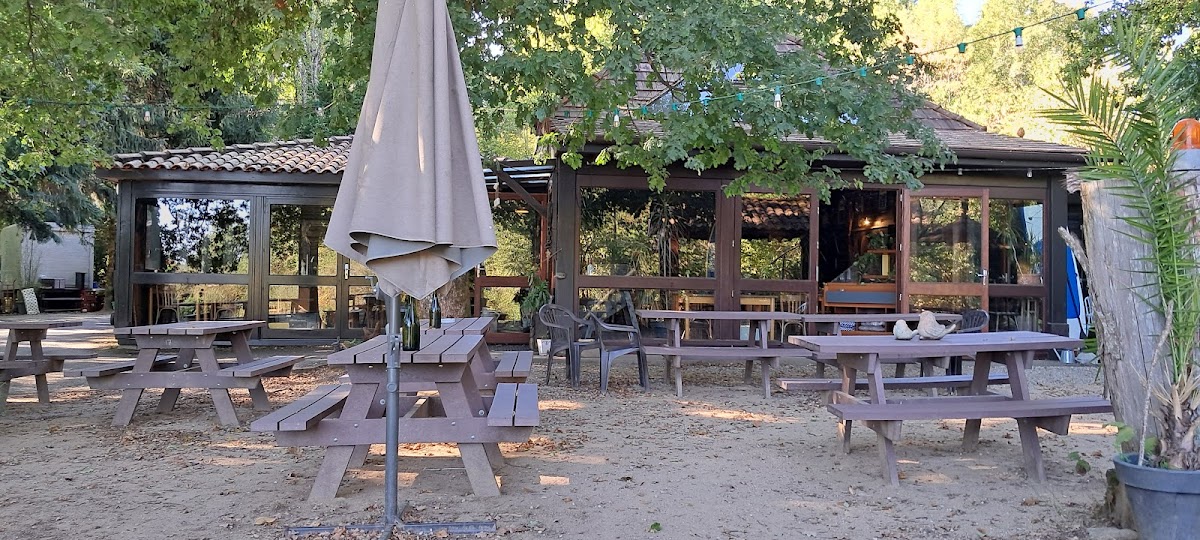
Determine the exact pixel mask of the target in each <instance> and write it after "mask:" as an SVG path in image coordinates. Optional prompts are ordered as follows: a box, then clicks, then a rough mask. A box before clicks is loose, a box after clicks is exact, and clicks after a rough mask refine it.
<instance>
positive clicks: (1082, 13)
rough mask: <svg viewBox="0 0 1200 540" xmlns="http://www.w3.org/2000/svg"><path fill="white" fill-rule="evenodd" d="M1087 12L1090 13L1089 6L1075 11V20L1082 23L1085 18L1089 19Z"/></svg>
mask: <svg viewBox="0 0 1200 540" xmlns="http://www.w3.org/2000/svg"><path fill="white" fill-rule="evenodd" d="M1087 11H1088V8H1087V6H1084V7H1081V8H1079V9H1077V10H1075V20H1077V21H1082V20H1083V19H1084V18H1086V17H1087Z"/></svg>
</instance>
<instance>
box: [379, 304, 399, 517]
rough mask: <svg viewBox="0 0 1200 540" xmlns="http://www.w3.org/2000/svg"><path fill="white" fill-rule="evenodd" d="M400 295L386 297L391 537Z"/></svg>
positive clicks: (386, 504)
mask: <svg viewBox="0 0 1200 540" xmlns="http://www.w3.org/2000/svg"><path fill="white" fill-rule="evenodd" d="M399 296H400V295H399V294H390V295H387V300H386V302H387V321H388V322H387V334H388V347H389V348H388V357H387V400H386V405H385V406H384V418H385V419H386V421H387V435H386V440H387V449H386V450H384V453H383V458H384V461H383V474H384V475H385V476H384V481H383V525H384V529H385V530H384V536H383V538H385V539H386V538H388V537H389V536H391V534H392V527H393V526H394V525H395V524H396V523H397V522H399V521H400V507H399V505H398V502H397V500H396V499H397V496H396V492H397V491H398V489H399V486H398V485H397V481H396V473H397V472H398V471H397V469H398V466H397V463H396V461H397V456H396V447H397V446H398V445H399V444H400V423H399V422H397V421H396V419H397V418H399V417H400V358H399V355H400V332H399V330H400V298H399Z"/></svg>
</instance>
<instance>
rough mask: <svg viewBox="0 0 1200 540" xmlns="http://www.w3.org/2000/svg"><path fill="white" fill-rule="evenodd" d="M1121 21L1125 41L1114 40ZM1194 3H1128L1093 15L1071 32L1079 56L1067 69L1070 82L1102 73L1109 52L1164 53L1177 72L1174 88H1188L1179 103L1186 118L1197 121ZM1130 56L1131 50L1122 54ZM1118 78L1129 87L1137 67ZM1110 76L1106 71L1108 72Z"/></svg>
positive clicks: (1199, 0) (1198, 0)
mask: <svg viewBox="0 0 1200 540" xmlns="http://www.w3.org/2000/svg"><path fill="white" fill-rule="evenodd" d="M1118 20H1121V21H1125V22H1126V23H1127V24H1126V26H1127V27H1128V31H1127V35H1128V36H1131V37H1129V39H1127V40H1125V41H1122V40H1120V39H1117V36H1116V31H1115V29H1116V26H1117V21H1118ZM1198 28H1200V0H1130V1H1127V2H1120V3H1117V4H1115V5H1113V6H1112V7H1110V8H1108V9H1106V10H1104V11H1100V12H1096V13H1095V17H1089V18H1088V20H1087V21H1085V22H1084V24H1081V25H1079V26H1078V27H1076V28H1075V29H1074V34H1075V35H1074V36H1072V37H1073V38H1075V39H1076V40H1077V41H1078V42H1079V43H1080V54H1078V55H1077V56H1075V57H1074V61H1072V62H1071V63H1069V64H1068V66H1067V70H1068V72H1070V73H1071V74H1072V76H1075V77H1077V76H1081V75H1085V74H1087V73H1089V72H1096V71H1099V72H1104V70H1106V69H1107V68H1109V67H1110V66H1111V65H1112V63H1111V58H1112V55H1113V51H1114V50H1122V49H1124V48H1128V47H1131V46H1134V45H1136V46H1137V47H1139V48H1140V47H1143V46H1147V45H1152V46H1155V47H1157V46H1162V47H1165V48H1169V49H1170V58H1171V61H1172V62H1173V63H1177V65H1179V66H1182V68H1181V75H1180V77H1181V78H1180V80H1179V82H1178V84H1179V85H1180V87H1181V88H1188V89H1189V90H1188V91H1187V92H1185V93H1184V96H1185V99H1184V101H1183V103H1182V105H1183V108H1184V110H1185V111H1188V112H1187V114H1189V115H1190V116H1200V36H1198V35H1197V33H1196V31H1195V30H1197V29H1198ZM1122 52H1123V53H1124V54H1135V53H1136V52H1137V50H1130V51H1122ZM1123 67H1124V69H1123V70H1121V71H1123V73H1122V77H1123V78H1124V79H1125V80H1126V81H1132V80H1134V79H1136V78H1137V77H1138V76H1140V72H1138V71H1137V67H1136V66H1134V67H1128V66H1123ZM1110 72H1111V71H1110Z"/></svg>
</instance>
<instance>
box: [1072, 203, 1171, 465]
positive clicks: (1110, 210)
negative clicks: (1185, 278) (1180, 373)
mask: <svg viewBox="0 0 1200 540" xmlns="http://www.w3.org/2000/svg"><path fill="white" fill-rule="evenodd" d="M1112 186H1113V184H1112V182H1110V181H1106V182H1094V181H1088V182H1083V183H1082V185H1081V186H1080V195H1081V197H1082V201H1083V233H1084V238H1085V241H1086V243H1087V261H1088V262H1087V268H1086V270H1087V276H1088V288H1089V290H1090V292H1091V297H1092V303H1093V306H1094V308H1095V313H1096V319H1097V324H1096V328H1097V334H1096V335H1097V337H1098V338H1099V339H1098V341H1099V343H1100V350H1099V354H1098V356H1099V358H1100V362H1101V365H1102V366H1103V368H1104V382H1105V389H1106V391H1107V393H1108V397H1109V399H1110V400H1111V401H1112V404H1113V415H1114V416H1115V417H1116V419H1117V421H1118V422H1122V423H1124V424H1126V425H1128V426H1130V427H1131V428H1133V429H1134V433H1135V434H1137V435H1141V434H1142V433H1143V431H1142V429H1143V422H1142V420H1143V419H1142V410H1143V407H1144V406H1145V401H1146V399H1147V392H1146V390H1147V385H1146V384H1145V380H1146V377H1147V376H1148V375H1147V374H1149V376H1150V377H1152V382H1155V383H1157V382H1161V379H1163V377H1164V375H1165V372H1166V370H1162V369H1158V370H1156V369H1153V368H1152V367H1151V366H1150V362H1151V359H1152V358H1153V355H1154V347H1155V345H1156V343H1157V340H1158V337H1159V335H1160V334H1161V333H1162V330H1163V323H1164V321H1163V317H1162V315H1160V314H1159V313H1158V312H1156V311H1155V310H1154V309H1152V307H1151V305H1150V304H1148V303H1146V302H1145V301H1144V300H1143V298H1147V297H1149V298H1157V297H1158V289H1157V287H1158V285H1157V282H1156V281H1155V279H1154V273H1153V270H1154V269H1153V267H1152V266H1153V265H1152V264H1151V263H1150V262H1149V261H1148V260H1147V258H1148V257H1149V256H1150V246H1149V245H1148V244H1146V243H1145V242H1143V241H1140V240H1138V239H1137V238H1136V237H1140V236H1142V235H1143V234H1144V233H1142V232H1141V231H1138V230H1137V229H1135V228H1133V227H1131V226H1130V225H1129V224H1128V223H1126V222H1125V220H1124V219H1122V218H1125V217H1130V216H1133V215H1134V211H1133V210H1131V209H1130V208H1128V207H1127V206H1126V200H1125V199H1124V198H1123V197H1121V195H1120V194H1118V193H1116V192H1114V190H1113V189H1112ZM1161 361H1163V360H1161V359H1160V362H1161ZM1145 427H1146V428H1147V431H1146V432H1145V434H1146V435H1148V436H1149V435H1153V434H1154V432H1155V430H1156V428H1157V426H1156V425H1154V422H1153V421H1151V422H1150V425H1149V426H1145ZM1136 442H1137V441H1134V444H1135V445H1136ZM1135 448H1136V446H1134V447H1131V448H1126V450H1134V449H1135Z"/></svg>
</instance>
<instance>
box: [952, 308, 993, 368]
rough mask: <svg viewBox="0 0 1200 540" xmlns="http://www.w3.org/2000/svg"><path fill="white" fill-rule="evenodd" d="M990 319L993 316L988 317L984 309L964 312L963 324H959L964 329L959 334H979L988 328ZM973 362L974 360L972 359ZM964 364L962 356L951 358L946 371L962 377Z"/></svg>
mask: <svg viewBox="0 0 1200 540" xmlns="http://www.w3.org/2000/svg"><path fill="white" fill-rule="evenodd" d="M990 318H991V316H989V315H988V312H986V311H984V310H982V309H968V310H966V311H963V312H962V322H961V323H959V326H961V327H962V328H961V329H959V331H958V332H959V333H961V334H977V333H979V332H982V331H983V329H984V328H987V325H988V320H989V319H990ZM972 360H974V359H973V358H972ZM962 364H963V357H962V356H955V357H953V358H951V359H950V367H949V368H948V369H947V370H946V373H947V374H948V375H962Z"/></svg>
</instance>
